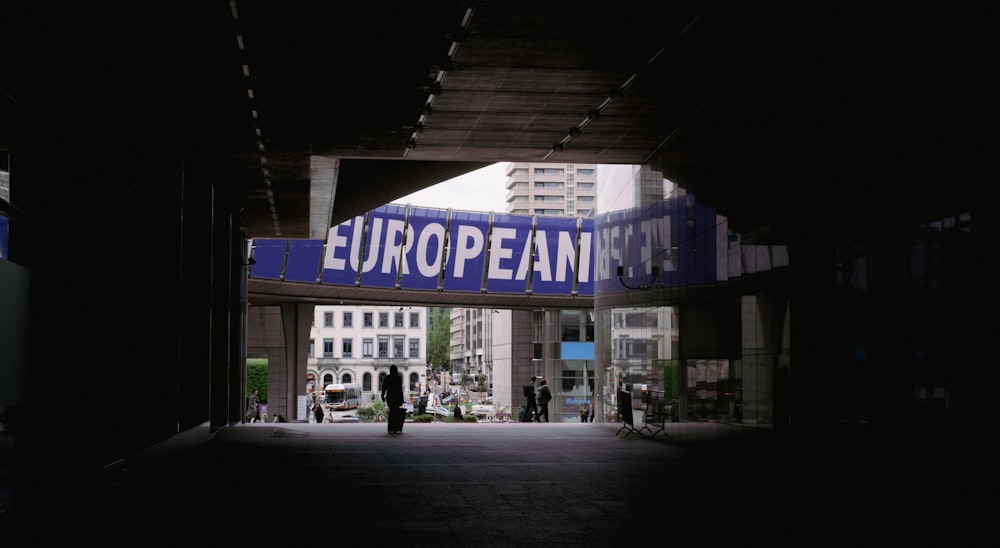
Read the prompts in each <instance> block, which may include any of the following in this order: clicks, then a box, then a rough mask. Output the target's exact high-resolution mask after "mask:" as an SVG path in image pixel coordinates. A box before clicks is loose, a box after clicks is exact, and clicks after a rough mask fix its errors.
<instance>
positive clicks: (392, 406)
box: [382, 364, 406, 434]
mask: <svg viewBox="0 0 1000 548" xmlns="http://www.w3.org/2000/svg"><path fill="white" fill-rule="evenodd" d="M382 401H384V402H385V404H386V406H388V407H389V416H388V423H389V427H388V430H389V433H390V434H399V433H400V432H402V431H403V420H404V419H405V418H406V411H405V410H404V409H403V408H402V405H403V377H402V375H400V374H399V368H398V367H396V364H392V365H390V366H389V374H388V375H387V376H386V377H385V380H384V381H382Z"/></svg>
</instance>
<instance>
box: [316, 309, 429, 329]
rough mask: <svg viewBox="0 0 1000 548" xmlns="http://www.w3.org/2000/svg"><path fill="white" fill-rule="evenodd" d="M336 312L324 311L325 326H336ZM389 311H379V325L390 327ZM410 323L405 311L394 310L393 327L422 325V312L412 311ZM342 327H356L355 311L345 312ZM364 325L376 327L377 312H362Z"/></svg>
mask: <svg viewBox="0 0 1000 548" xmlns="http://www.w3.org/2000/svg"><path fill="white" fill-rule="evenodd" d="M334 314H336V312H335V311H332V310H330V311H324V312H323V327H336V326H335V325H334ZM389 314H390V313H389V312H379V313H378V327H389ZM409 315H410V324H409V326H406V325H405V324H404V322H405V319H406V315H405V313H404V312H393V313H392V326H393V327H417V328H419V327H420V313H419V312H410V313H409ZM341 326H342V327H354V312H343V317H342V319H341ZM362 326H364V327H375V312H365V313H363V314H362Z"/></svg>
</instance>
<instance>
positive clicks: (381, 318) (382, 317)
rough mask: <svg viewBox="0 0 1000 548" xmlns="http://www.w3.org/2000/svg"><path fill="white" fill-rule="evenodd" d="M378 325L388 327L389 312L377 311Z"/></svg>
mask: <svg viewBox="0 0 1000 548" xmlns="http://www.w3.org/2000/svg"><path fill="white" fill-rule="evenodd" d="M378 326H379V327H389V313H388V312H379V313H378Z"/></svg>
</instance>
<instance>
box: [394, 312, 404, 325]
mask: <svg viewBox="0 0 1000 548" xmlns="http://www.w3.org/2000/svg"><path fill="white" fill-rule="evenodd" d="M392 322H393V327H403V313H402V312H396V313H395V314H393V318H392Z"/></svg>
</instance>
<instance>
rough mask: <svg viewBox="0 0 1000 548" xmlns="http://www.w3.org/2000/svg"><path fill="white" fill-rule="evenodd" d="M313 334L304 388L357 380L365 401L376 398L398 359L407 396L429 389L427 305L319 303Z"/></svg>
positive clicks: (307, 391)
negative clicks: (342, 304)
mask: <svg viewBox="0 0 1000 548" xmlns="http://www.w3.org/2000/svg"><path fill="white" fill-rule="evenodd" d="M313 314H314V315H313V324H312V327H311V328H310V333H309V359H308V369H307V373H306V387H305V389H306V393H307V394H311V393H313V392H314V391H315V392H322V390H323V387H325V386H326V385H328V384H333V383H358V384H360V385H361V388H362V391H363V396H362V400H363V402H364V403H368V402H370V401H372V400H373V399H375V400H377V399H378V397H379V395H380V393H381V387H382V381H383V379H384V378H385V376H386V375H388V374H389V366H391V365H393V364H395V365H396V366H397V367H398V368H399V373H400V374H401V375H402V376H403V381H404V382H403V390H404V396H405V397H406V398H407V399H410V398H411V397H413V398H415V397H417V396H418V395H419V394H420V392H421V391H424V390H426V388H427V333H428V331H427V309H426V308H423V307H405V306H346V305H344V306H321V305H317V306H316V307H315V309H314V312H313Z"/></svg>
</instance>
